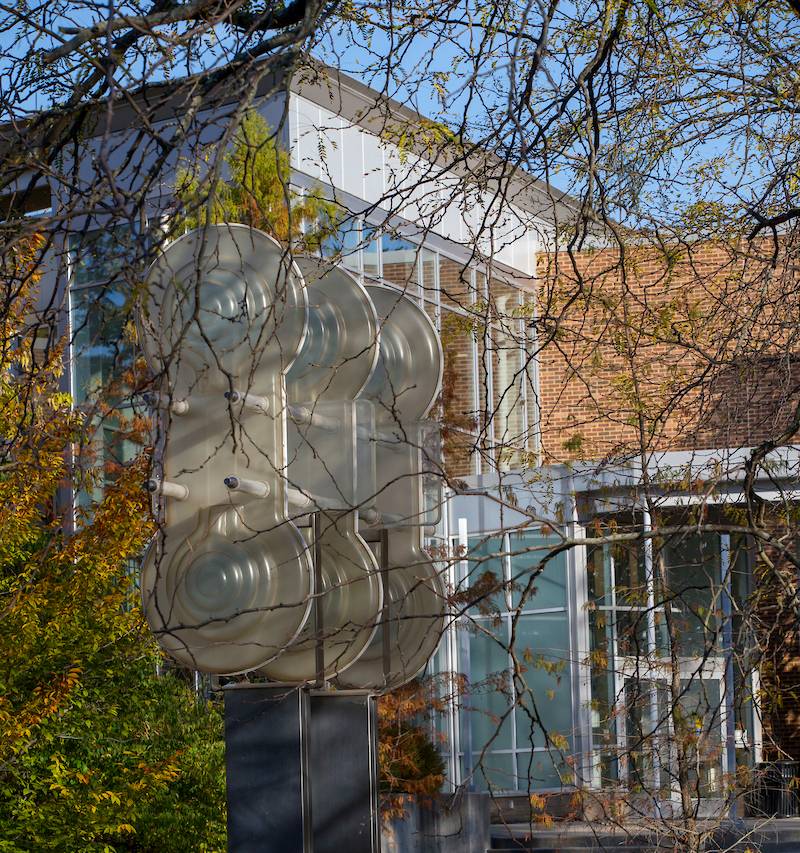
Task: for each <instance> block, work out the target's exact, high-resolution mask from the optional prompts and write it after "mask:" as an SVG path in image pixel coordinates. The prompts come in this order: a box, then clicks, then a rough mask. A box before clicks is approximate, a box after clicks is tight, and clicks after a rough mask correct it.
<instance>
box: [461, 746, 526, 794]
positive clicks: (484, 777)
mask: <svg viewBox="0 0 800 853" xmlns="http://www.w3.org/2000/svg"><path fill="white" fill-rule="evenodd" d="M472 764H473V767H474V769H475V776H474V778H475V787H476V788H477V789H478V790H479V791H493V792H495V793H496V792H497V791H516V790H518V788H517V778H516V776H515V774H514V756H513V755H512V753H510V752H504V753H496V752H487V753H486V755H484V756H483V758H482V759H481V755H480V753H476V754H475V755H474V756H473V761H472Z"/></svg>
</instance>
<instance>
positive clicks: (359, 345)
mask: <svg viewBox="0 0 800 853" xmlns="http://www.w3.org/2000/svg"><path fill="white" fill-rule="evenodd" d="M296 263H297V265H298V267H299V268H300V271H301V272H302V274H303V278H304V279H305V282H306V291H307V294H308V312H309V313H308V332H307V334H306V338H305V341H304V342H303V348H302V349H301V351H300V353H299V354H298V356H297V358H296V359H295V361H294V363H293V364H292V366H291V368H290V370H289V372H288V373H287V375H286V390H287V393H288V395H289V399H290V400H292V401H306V400H314V401H316V400H352V399H353V398H354V397H356V396H357V395H358V393H359V392H360V391H361V389H362V388H363V387H364V384H365V383H366V381H367V379H368V378H369V376H370V374H371V373H372V370H373V368H374V367H375V361H376V359H377V358H378V318H377V315H376V313H375V306H374V305H373V304H372V300H371V299H370V298H369V296H368V295H367V292H366V290H365V289H364V287H363V286H362V285H361V284H360V283H359V282H358V281H357V280H356V279H355V278H354V277H353V276H352V275H351V274H350V273H349V272H348V271H347V270H345V269H344V268H343V267H339V266H331V265H330V264H329V263H328V262H326V261H323V260H320V259H318V258H310V257H305V256H298V257H297V258H296Z"/></svg>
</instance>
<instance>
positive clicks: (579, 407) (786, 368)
mask: <svg viewBox="0 0 800 853" xmlns="http://www.w3.org/2000/svg"><path fill="white" fill-rule="evenodd" d="M769 248H770V247H769V246H766V245H760V246H758V247H756V248H755V249H753V247H751V246H743V245H728V244H724V243H703V244H694V245H670V246H663V245H653V246H643V245H642V246H637V247H633V248H627V249H626V250H625V251H624V252H620V251H618V250H613V251H612V250H607V251H595V252H583V253H581V254H579V255H578V256H576V257H575V258H570V257H568V256H567V255H564V254H560V255H555V256H550V257H543V258H541V259H540V267H539V274H540V290H539V303H538V306H537V307H538V319H537V325H538V333H539V338H540V342H541V344H542V349H541V354H540V362H539V371H540V388H541V411H542V445H543V451H544V455H545V459H546V460H547V461H563V460H567V459H575V458H589V459H599V460H602V459H608V460H612V459H615V458H623V457H625V456H628V455H629V454H636V453H638V451H639V449H640V448H642V447H643V448H644V449H646V450H654V449H674V450H678V449H693V448H712V447H731V446H734V447H735V446H740V445H741V446H745V445H752V444H754V443H757V442H760V441H763V440H764V439H765V438H768V437H770V436H772V435H774V434H776V433H778V432H780V431H781V430H783V429H784V428H785V427H786V425H787V424H788V423H789V421H790V419H791V416H792V413H793V411H794V408H795V406H796V405H797V403H798V380H800V372H799V371H798V353H800V339H798V330H797V318H798V317H800V299H798V276H797V275H796V274H794V273H793V271H792V268H791V263H790V259H789V258H788V257H787V253H782V254H781V256H780V257H779V259H778V264H777V266H776V267H775V268H773V266H772V264H771V260H772V258H771V254H770V251H769Z"/></svg>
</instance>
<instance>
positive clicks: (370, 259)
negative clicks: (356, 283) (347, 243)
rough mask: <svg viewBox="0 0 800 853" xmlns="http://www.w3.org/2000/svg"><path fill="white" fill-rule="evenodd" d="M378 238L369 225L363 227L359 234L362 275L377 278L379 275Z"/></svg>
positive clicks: (374, 230)
mask: <svg viewBox="0 0 800 853" xmlns="http://www.w3.org/2000/svg"><path fill="white" fill-rule="evenodd" d="M379 240H380V238H379V237H378V236H377V235H376V229H375V228H374V227H373V226H371V225H364V226H363V228H362V232H361V242H362V246H363V249H362V257H363V260H364V275H368V276H372V277H373V278H377V277H378V276H379V275H380V274H381V270H380V260H379V257H378V243H379Z"/></svg>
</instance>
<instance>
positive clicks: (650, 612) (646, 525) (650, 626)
mask: <svg viewBox="0 0 800 853" xmlns="http://www.w3.org/2000/svg"><path fill="white" fill-rule="evenodd" d="M652 529H653V528H652V519H651V517H650V511H649V509H648V508H647V506H646V504H644V502H643V503H642V533H644V534H649V533H651V532H652ZM643 545H644V571H645V583H646V585H647V669H648V673H649V672H650V670H652V668H653V661H654V660H655V657H656V613H655V606H656V604H655V602H656V591H655V565H654V562H653V540H652V538H651V537H650V536H649V535H646V536H645V537H644V541H643ZM648 692H649V701H650V725H651V738H652V744H651V747H650V748H651V752H652V758H653V790H654V791H658V790H659V789H660V787H661V761H660V752H659V749H658V741H659V734H658V684H657V682H656V680H655V679H653V678H651V679H650V685H649V688H648Z"/></svg>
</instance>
